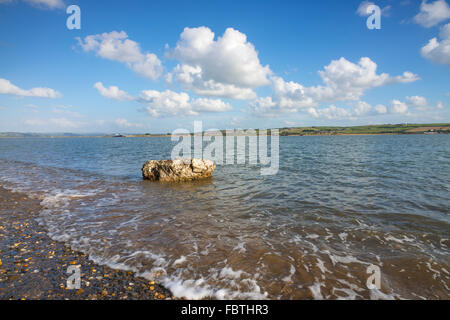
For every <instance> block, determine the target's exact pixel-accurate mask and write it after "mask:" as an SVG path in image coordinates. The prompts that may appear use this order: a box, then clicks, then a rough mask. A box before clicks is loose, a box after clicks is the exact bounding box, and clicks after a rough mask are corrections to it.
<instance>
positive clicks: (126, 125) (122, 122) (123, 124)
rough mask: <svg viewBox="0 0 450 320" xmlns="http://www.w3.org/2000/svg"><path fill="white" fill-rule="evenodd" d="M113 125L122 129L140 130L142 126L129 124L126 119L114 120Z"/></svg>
mask: <svg viewBox="0 0 450 320" xmlns="http://www.w3.org/2000/svg"><path fill="white" fill-rule="evenodd" d="M115 123H116V124H117V125H118V126H119V127H122V128H142V127H143V125H142V124H140V123H131V122H129V121H128V120H126V119H123V118H118V119H116V121H115Z"/></svg>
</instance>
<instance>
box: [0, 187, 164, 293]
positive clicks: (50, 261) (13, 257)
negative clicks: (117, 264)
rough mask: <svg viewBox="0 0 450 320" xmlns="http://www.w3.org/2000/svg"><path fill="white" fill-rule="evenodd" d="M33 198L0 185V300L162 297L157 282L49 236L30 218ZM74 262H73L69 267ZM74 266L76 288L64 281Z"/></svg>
mask: <svg viewBox="0 0 450 320" xmlns="http://www.w3.org/2000/svg"><path fill="white" fill-rule="evenodd" d="M40 210H41V206H40V203H39V200H37V199H31V198H29V197H27V196H26V195H24V194H21V193H15V192H11V191H8V190H6V189H4V188H2V187H0V299H2V300H11V299H12V300H29V299H32V300H149V299H152V300H162V299H171V298H172V297H171V294H170V292H169V291H168V290H167V289H166V288H164V287H162V286H161V285H159V284H157V283H154V282H153V281H149V280H146V279H144V278H140V277H136V276H135V275H134V273H132V272H127V271H121V270H114V269H111V268H109V267H106V266H101V265H97V264H95V263H93V262H92V261H90V260H89V257H88V256H87V255H85V254H82V253H79V252H75V251H73V250H71V248H70V247H69V246H67V245H65V244H64V243H61V242H57V241H53V240H52V239H50V237H48V236H47V234H46V232H45V230H44V229H43V227H42V226H40V225H39V223H38V222H37V221H36V219H35V218H36V217H37V216H38V215H39V212H40ZM74 266H75V267H74ZM77 266H80V267H79V268H80V269H79V270H80V271H81V273H80V274H81V286H80V289H69V288H68V287H67V281H68V280H69V281H70V279H69V277H70V276H71V275H72V274H73V273H68V269H76V268H77Z"/></svg>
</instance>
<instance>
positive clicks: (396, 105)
mask: <svg viewBox="0 0 450 320" xmlns="http://www.w3.org/2000/svg"><path fill="white" fill-rule="evenodd" d="M389 107H390V109H389V110H390V112H391V113H394V114H395V113H397V114H405V113H407V112H408V106H407V105H406V103H404V102H401V101H399V100H392V101H391V104H390V106H389Z"/></svg>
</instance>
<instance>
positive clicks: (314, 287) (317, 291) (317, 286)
mask: <svg viewBox="0 0 450 320" xmlns="http://www.w3.org/2000/svg"><path fill="white" fill-rule="evenodd" d="M321 286H323V283H315V284H313V285H312V286H309V287H308V288H309V290H310V291H311V293H312V295H313V298H314V299H315V300H323V296H322V293H321V292H320V287H321Z"/></svg>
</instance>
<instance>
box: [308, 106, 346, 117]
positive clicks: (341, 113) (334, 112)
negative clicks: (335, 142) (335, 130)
mask: <svg viewBox="0 0 450 320" xmlns="http://www.w3.org/2000/svg"><path fill="white" fill-rule="evenodd" d="M307 111H308V113H309V114H311V115H312V116H313V117H315V118H326V119H328V120H337V119H352V118H353V117H352V114H351V112H350V111H348V110H346V109H344V108H338V107H336V106H335V105H330V106H329V107H328V108H322V109H314V108H309V109H308V110H307Z"/></svg>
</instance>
